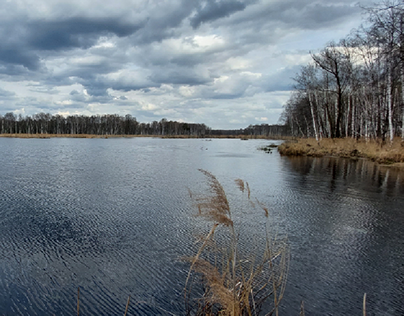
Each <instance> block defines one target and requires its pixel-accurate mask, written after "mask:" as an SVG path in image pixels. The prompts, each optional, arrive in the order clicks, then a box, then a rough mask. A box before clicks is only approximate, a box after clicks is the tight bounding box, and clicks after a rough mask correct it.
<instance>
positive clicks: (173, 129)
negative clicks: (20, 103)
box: [0, 113, 210, 137]
mask: <svg viewBox="0 0 404 316" xmlns="http://www.w3.org/2000/svg"><path fill="white" fill-rule="evenodd" d="M0 131H1V134H71V135H77V134H91V135H161V136H164V135H186V136H197V137H203V136H205V135H209V134H210V128H209V127H207V126H206V125H205V124H191V123H182V122H175V121H167V120H166V119H162V120H161V121H159V122H157V121H154V122H152V123H139V122H138V121H137V120H136V118H135V117H133V116H131V115H129V114H128V115H125V116H119V115H117V114H113V115H93V116H84V115H69V116H67V117H64V116H62V115H58V114H56V115H51V114H49V113H39V114H35V115H32V116H22V115H19V116H16V115H15V114H14V113H7V114H5V115H4V116H2V115H0Z"/></svg>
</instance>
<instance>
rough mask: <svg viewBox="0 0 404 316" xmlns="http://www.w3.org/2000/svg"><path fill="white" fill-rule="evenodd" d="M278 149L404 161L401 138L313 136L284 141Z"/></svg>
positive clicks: (300, 153) (385, 161)
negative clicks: (390, 139)
mask: <svg viewBox="0 0 404 316" xmlns="http://www.w3.org/2000/svg"><path fill="white" fill-rule="evenodd" d="M278 150H279V153H280V154H281V155H286V156H313V157H323V156H337V157H344V158H354V159H357V158H368V159H371V160H372V161H376V162H378V163H382V164H392V163H402V162H404V143H403V142H402V141H401V139H400V138H395V139H394V141H393V142H383V141H381V140H365V139H359V140H356V139H352V138H339V139H325V138H324V139H322V140H320V141H318V142H317V141H316V140H315V139H313V138H307V139H306V138H301V139H297V140H294V141H288V142H285V143H283V144H282V145H280V146H279V147H278Z"/></svg>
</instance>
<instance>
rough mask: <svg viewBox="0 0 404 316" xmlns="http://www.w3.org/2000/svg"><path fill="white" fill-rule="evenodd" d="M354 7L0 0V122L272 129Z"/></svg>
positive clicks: (326, 1) (219, 0)
mask: <svg viewBox="0 0 404 316" xmlns="http://www.w3.org/2000/svg"><path fill="white" fill-rule="evenodd" d="M372 2H373V1H370V0H362V1H361V2H360V4H361V5H363V6H368V5H371V4H372ZM356 3H357V2H356V1H350V0H338V1H330V0H318V1H314V0H1V2H0V43H1V44H0V114H2V115H4V114H5V113H7V112H14V113H15V114H22V115H32V114H35V113H39V112H45V113H51V114H57V113H58V114H63V115H68V114H84V115H92V114H119V115H125V114H131V115H133V116H135V117H136V118H137V119H138V121H140V122H151V121H154V120H157V121H160V120H161V119H162V118H167V119H168V120H177V121H185V122H196V123H205V124H207V125H208V126H210V127H212V128H226V129H230V128H244V127H247V126H248V125H249V124H261V123H268V124H276V123H277V122H278V119H279V116H280V114H281V112H282V106H283V105H284V104H285V102H286V101H287V99H288V97H289V93H290V89H291V86H292V85H293V81H292V80H291V77H293V76H294V75H295V74H296V72H297V71H298V69H299V66H300V65H304V64H306V63H307V62H308V61H309V60H310V55H309V51H313V52H316V51H318V50H319V49H321V48H322V47H324V45H325V44H326V43H327V42H329V41H331V40H336V41H338V40H339V39H341V38H343V37H345V36H346V35H347V34H348V33H349V32H350V30H351V29H353V28H355V27H358V26H359V25H360V24H361V23H362V18H363V17H362V15H361V10H360V9H359V7H358V6H357V5H356Z"/></svg>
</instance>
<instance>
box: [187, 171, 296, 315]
mask: <svg viewBox="0 0 404 316" xmlns="http://www.w3.org/2000/svg"><path fill="white" fill-rule="evenodd" d="M200 171H201V172H202V173H203V175H204V176H205V177H206V180H207V183H208V188H209V192H208V193H207V194H202V195H201V194H197V195H196V194H193V193H192V194H191V198H192V199H193V200H194V202H195V206H196V207H197V209H198V215H199V216H202V217H204V218H205V219H206V220H207V221H209V222H211V223H212V226H211V228H210V230H209V232H207V233H206V235H205V236H204V237H203V238H202V239H201V240H200V243H199V246H198V248H197V251H196V254H195V255H194V256H192V257H189V258H186V260H187V261H189V262H190V268H189V273H188V277H187V279H186V285H185V292H184V293H185V294H184V295H185V302H186V310H187V314H188V315H229V316H238V315H259V314H260V313H261V312H263V313H264V314H265V315H272V314H275V315H278V307H279V303H280V301H281V300H282V297H283V293H284V290H285V284H286V277H287V271H288V266H289V248H288V244H287V241H286V239H281V238H277V237H276V236H272V235H271V234H270V229H268V226H267V225H266V226H265V227H266V234H265V236H263V240H262V245H265V246H263V247H261V250H262V253H259V254H258V255H252V254H248V255H246V256H243V255H242V251H241V250H242V249H241V246H240V243H239V235H238V233H237V230H236V228H235V227H234V226H235V225H234V221H233V217H232V211H231V209H230V204H229V202H228V199H227V196H226V193H225V191H224V189H223V187H222V185H221V184H220V182H219V181H218V180H217V178H216V177H215V176H214V175H213V174H211V173H210V172H208V171H205V170H200ZM235 182H236V185H237V187H238V188H239V189H240V191H241V193H242V194H246V195H247V197H246V198H247V199H248V201H249V203H248V205H249V206H250V207H251V209H257V208H260V209H262V210H263V211H264V212H262V214H263V218H264V217H265V216H268V209H267V208H266V207H264V206H263V204H262V203H260V202H259V201H258V200H257V203H253V202H252V201H251V200H250V190H249V186H248V183H244V181H242V180H241V179H237V180H235ZM245 188H247V190H246V189H245ZM264 215H265V216H264ZM263 223H264V224H265V223H266V220H265V221H263ZM219 231H221V233H222V235H220V236H217V235H218V233H219ZM217 237H219V238H217ZM198 280H202V285H203V288H202V289H201V290H199V291H200V292H199V293H198V290H197V285H198ZM194 296H196V297H198V296H199V298H197V299H194V298H193V297H194ZM264 308H265V311H264V310H263V309H264Z"/></svg>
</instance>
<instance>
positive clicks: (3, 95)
mask: <svg viewBox="0 0 404 316" xmlns="http://www.w3.org/2000/svg"><path fill="white" fill-rule="evenodd" d="M13 96H15V93H14V92H11V91H7V90H4V89H2V88H0V97H1V98H10V97H13Z"/></svg>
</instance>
